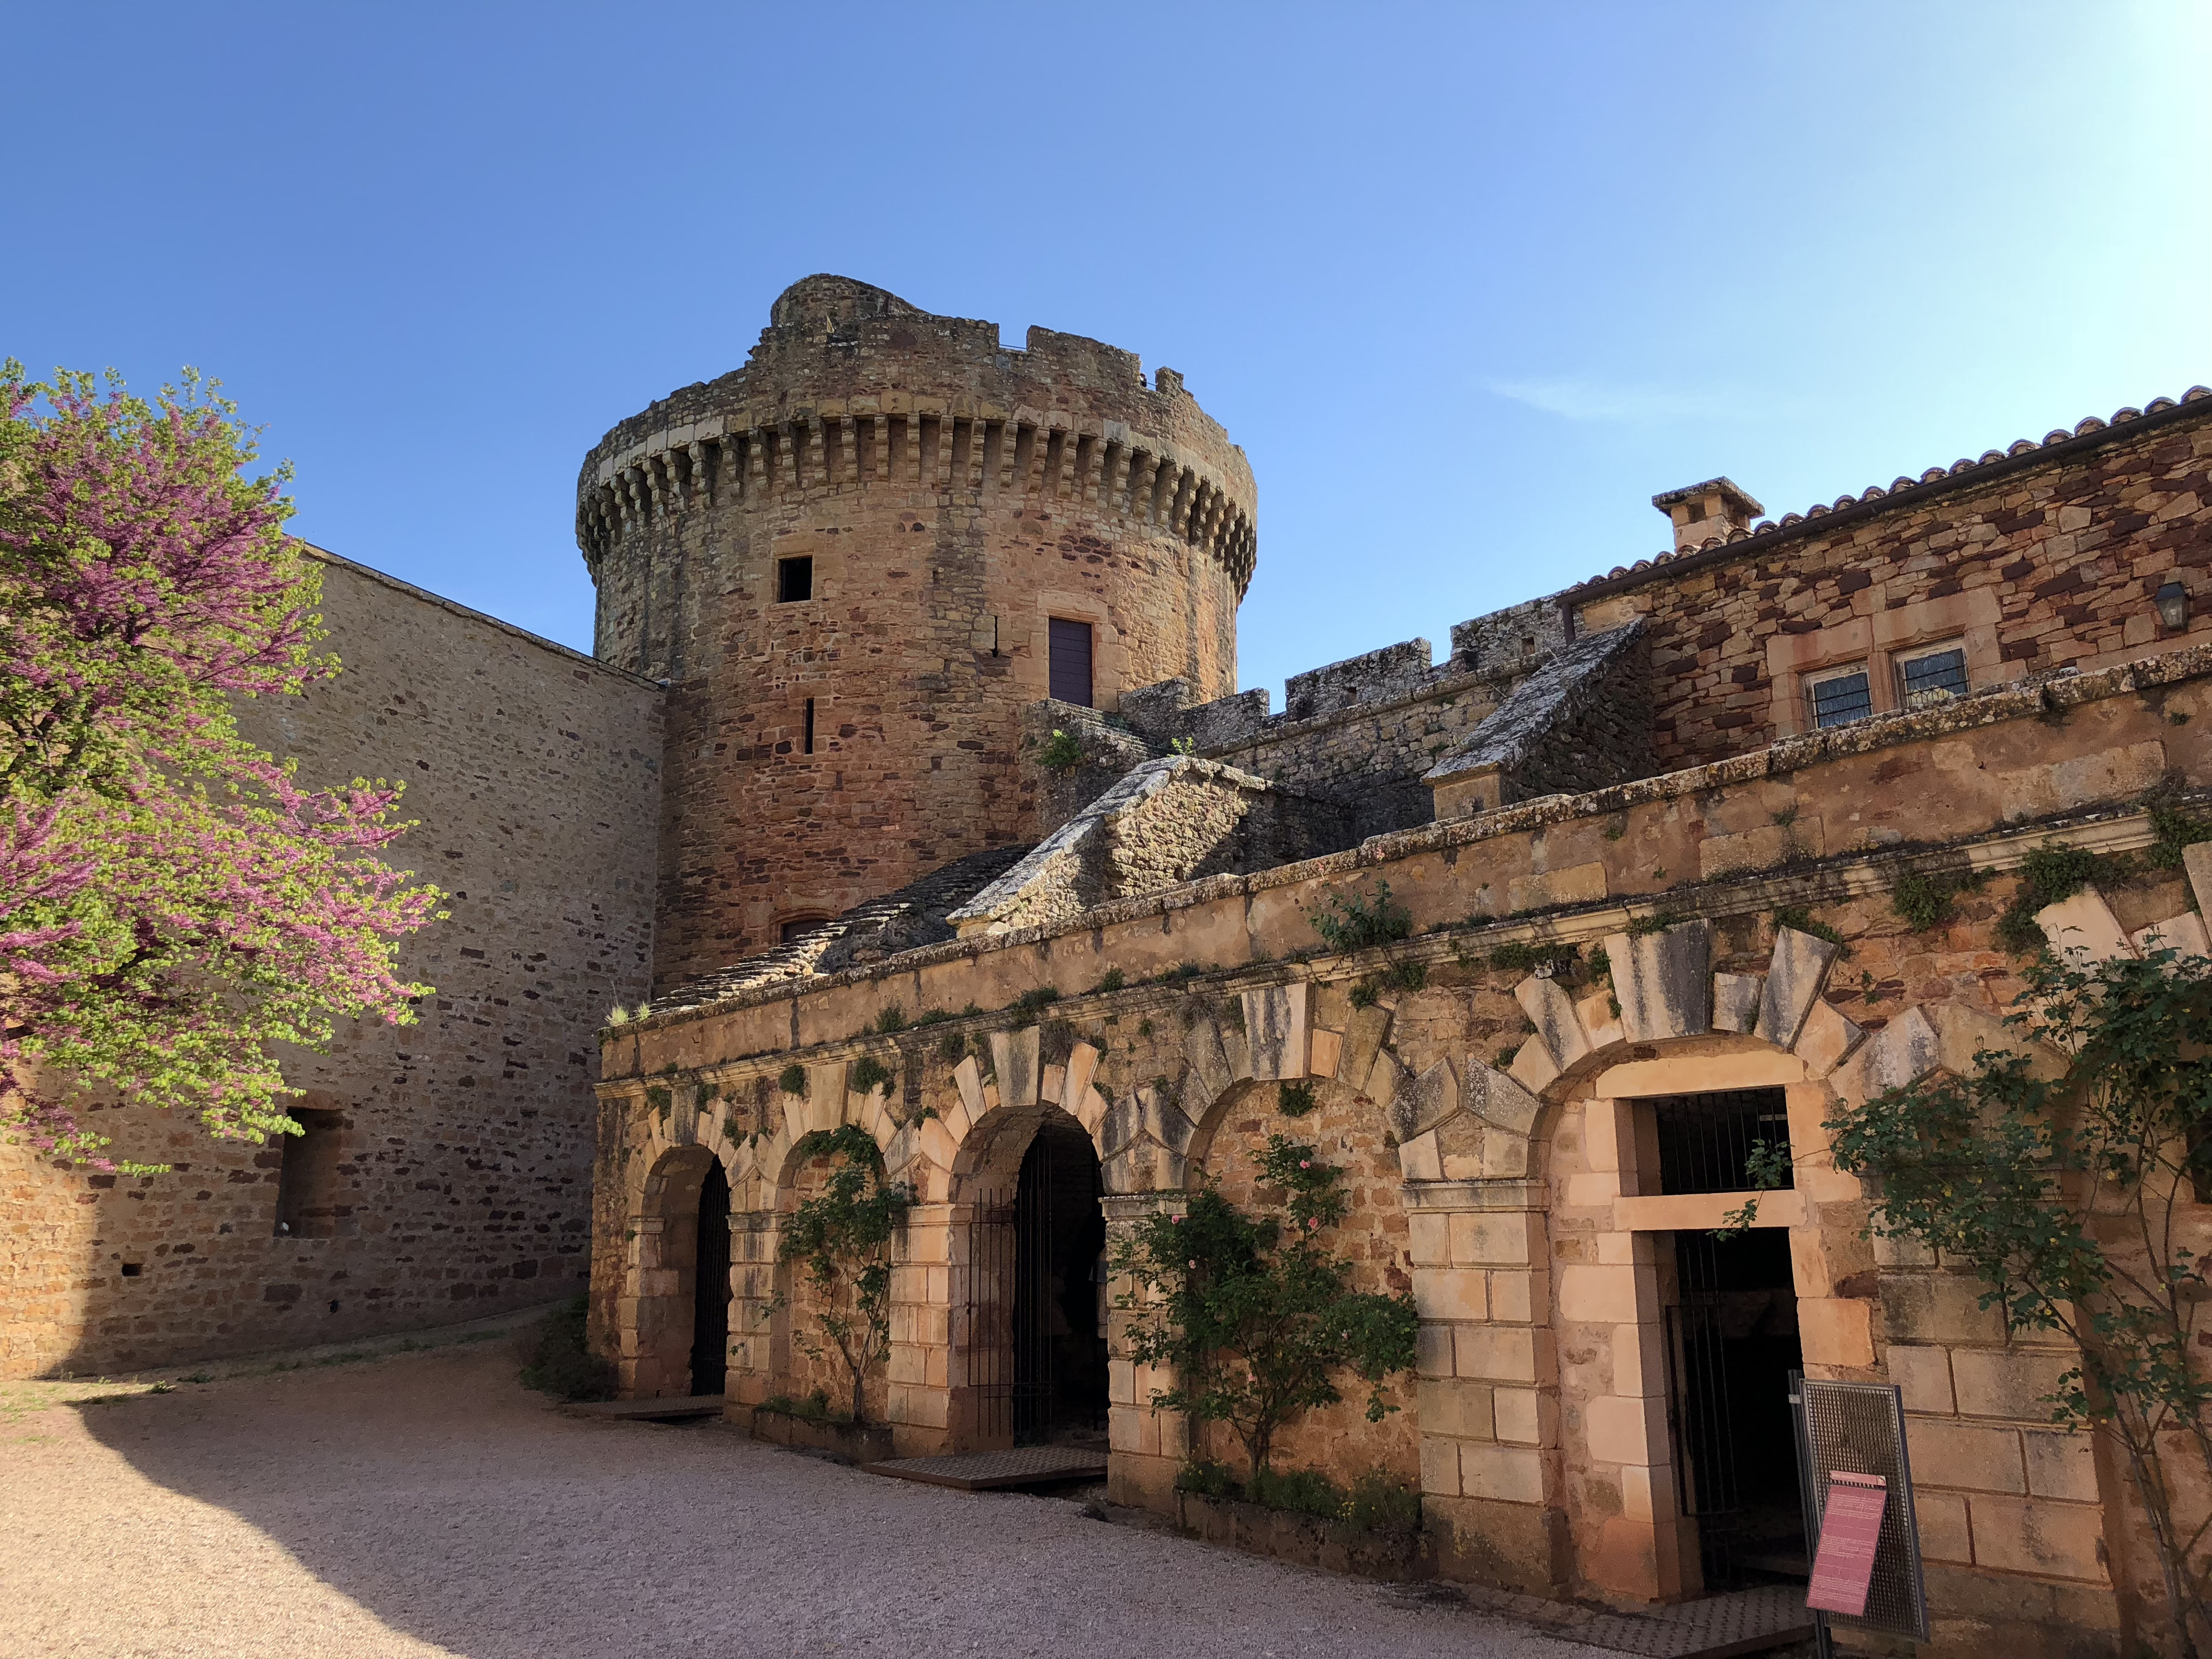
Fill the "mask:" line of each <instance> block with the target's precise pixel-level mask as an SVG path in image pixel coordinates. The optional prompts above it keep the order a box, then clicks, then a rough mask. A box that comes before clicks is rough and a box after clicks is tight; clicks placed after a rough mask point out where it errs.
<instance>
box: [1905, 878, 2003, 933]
mask: <svg viewBox="0 0 2212 1659" xmlns="http://www.w3.org/2000/svg"><path fill="white" fill-rule="evenodd" d="M1988 879H1989V876H1988V873H1987V872H1984V871H1975V872H1973V873H1972V874H1970V875H1946V876H1930V875H1925V874H1923V873H1922V872H1920V871H1917V870H1908V871H1906V872H1905V873H1904V874H1903V875H1901V876H1899V878H1897V885H1896V886H1895V887H1894V888H1893V889H1892V890H1891V891H1890V895H1889V903H1890V908H1892V909H1893V910H1895V911H1896V912H1897V914H1898V915H1900V916H1902V917H1904V918H1905V925H1906V926H1907V927H1911V929H1912V931H1913V932H1914V933H1927V932H1928V931H1929V929H1930V928H1934V927H1942V925H1943V924H1944V923H1945V922H1947V921H1950V919H1951V911H1952V901H1953V900H1954V899H1956V898H1957V897H1958V896H1959V895H1960V894H1961V893H1963V892H1966V891H1968V890H1970V889H1972V888H1976V887H1979V886H1980V885H1981V884H1983V883H1984V882H1985V881H1987V880H1988Z"/></svg>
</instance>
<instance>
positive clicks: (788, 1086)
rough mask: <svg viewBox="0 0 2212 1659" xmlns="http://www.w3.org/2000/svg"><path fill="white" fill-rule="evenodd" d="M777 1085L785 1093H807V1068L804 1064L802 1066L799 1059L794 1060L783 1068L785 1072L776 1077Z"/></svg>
mask: <svg viewBox="0 0 2212 1659" xmlns="http://www.w3.org/2000/svg"><path fill="white" fill-rule="evenodd" d="M775 1086H776V1087H777V1088H779V1089H781V1090H782V1091H784V1093H786V1094H787V1095H803V1094H805V1092H806V1068H805V1066H801V1065H800V1064H799V1062H798V1061H797V1060H793V1061H792V1063H791V1064H790V1065H788V1066H785V1067H784V1068H783V1074H782V1075H781V1077H779V1078H777V1079H776V1080H775Z"/></svg>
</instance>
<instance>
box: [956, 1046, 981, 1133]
mask: <svg viewBox="0 0 2212 1659" xmlns="http://www.w3.org/2000/svg"><path fill="white" fill-rule="evenodd" d="M952 1084H953V1086H954V1087H955V1088H957V1089H958V1090H959V1091H960V1103H961V1104H962V1105H963V1106H965V1107H966V1108H967V1109H968V1121H969V1122H970V1123H975V1122H977V1121H980V1120H981V1118H982V1115H983V1073H982V1068H981V1067H980V1066H977V1065H976V1064H975V1055H973V1054H969V1055H968V1056H967V1057H966V1058H964V1059H963V1060H961V1062H960V1063H959V1064H958V1065H957V1066H954V1067H953V1068H952Z"/></svg>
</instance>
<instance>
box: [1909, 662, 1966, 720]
mask: <svg viewBox="0 0 2212 1659" xmlns="http://www.w3.org/2000/svg"><path fill="white" fill-rule="evenodd" d="M1916 691H1948V692H1949V693H1950V694H1951V695H1952V696H1954V697H1963V696H1966V652H1965V651H1963V650H1959V651H1936V652H1931V653H1929V654H1928V655H1927V656H1924V657H1915V658H1913V659H1911V660H1910V661H1909V662H1907V663H1906V664H1905V706H1906V707H1908V708H1910V707H1911V702H1912V694H1913V693H1914V692H1916Z"/></svg>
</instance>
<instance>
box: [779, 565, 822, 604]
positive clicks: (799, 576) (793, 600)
mask: <svg viewBox="0 0 2212 1659" xmlns="http://www.w3.org/2000/svg"><path fill="white" fill-rule="evenodd" d="M813 597H814V558H813V556H812V555H811V554H806V555H802V556H800V557H798V558H795V559H778V560H777V561H776V562H775V602H776V603H777V604H778V605H797V604H798V603H799V601H800V600H802V599H812V598H813Z"/></svg>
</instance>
